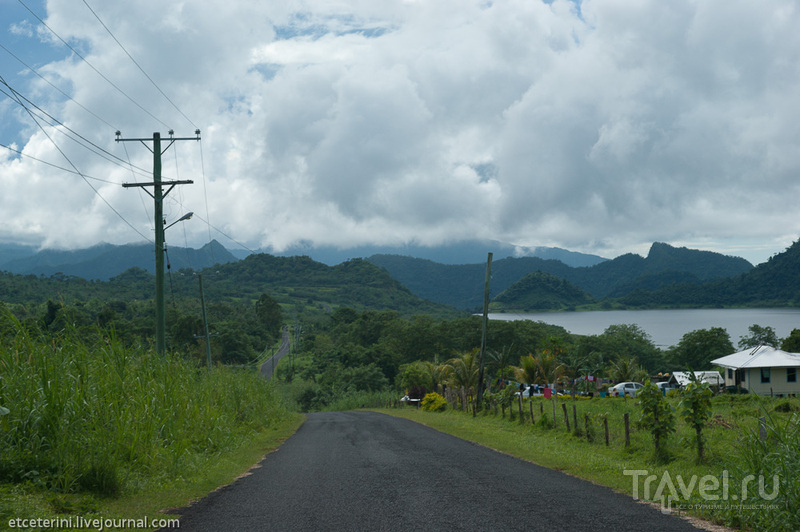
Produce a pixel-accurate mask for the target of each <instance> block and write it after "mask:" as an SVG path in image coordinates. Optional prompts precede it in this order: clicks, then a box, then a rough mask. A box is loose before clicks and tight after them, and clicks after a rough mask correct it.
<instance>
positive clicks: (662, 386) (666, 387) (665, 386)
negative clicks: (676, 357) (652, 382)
mask: <svg viewBox="0 0 800 532" xmlns="http://www.w3.org/2000/svg"><path fill="white" fill-rule="evenodd" d="M656 387H657V388H658V389H659V390H661V391H662V392H664V393H669V391H670V390H680V389H681V387H680V386H679V385H677V384H672V383H669V382H657V383H656Z"/></svg>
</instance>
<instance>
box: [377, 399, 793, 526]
mask: <svg viewBox="0 0 800 532" xmlns="http://www.w3.org/2000/svg"><path fill="white" fill-rule="evenodd" d="M669 401H670V403H671V404H673V406H677V398H673V399H670V400H669ZM554 405H555V409H556V416H555V424H554V425H553V423H552V421H553V406H554ZM562 405H564V406H566V410H567V414H568V418H569V423H570V429H571V430H570V431H567V428H566V424H565V421H564V414H563V407H562ZM573 405H574V406H575V409H576V412H577V419H578V430H577V431H576V430H575V423H574V417H573V410H572V409H573ZM531 406H533V417H534V421H535V423H533V424H532V423H531V417H530V412H531ZM514 410H515V415H514V418H513V419H512V418H511V417H510V416H509V413H508V412H506V415H505V416H503V415H502V414H501V413H497V414H495V413H494V410H493V409H489V410H488V411H486V410H484V412H483V413H481V414H478V415H477V416H473V414H471V413H467V412H462V411H459V410H453V409H448V410H447V411H446V412H443V413H433V412H424V411H422V410H417V409H415V408H408V407H407V408H402V409H394V408H393V409H382V410H381V411H382V412H385V413H387V414H390V415H395V416H402V417H406V418H408V419H411V420H414V421H417V422H419V423H423V424H425V425H428V426H430V427H432V428H435V429H437V430H440V431H442V432H446V433H449V434H452V435H454V436H457V437H460V438H463V439H467V440H470V441H474V442H476V443H479V444H482V445H485V446H487V447H490V448H492V449H495V450H497V451H500V452H503V453H507V454H510V455H513V456H516V457H519V458H521V459H523V460H528V461H531V462H534V463H536V464H539V465H542V466H545V467H548V468H552V469H556V470H559V471H563V472H565V473H568V474H571V475H575V476H578V477H580V478H584V479H586V480H589V481H592V482H595V483H597V484H602V485H605V486H608V487H610V488H613V489H615V490H617V491H620V492H623V493H628V494H631V495H632V494H633V493H634V479H635V480H636V484H637V485H636V491H637V493H638V496H639V498H642V499H645V498H647V499H649V500H654V501H659V497H658V495H659V494H658V487H659V485H661V484H663V488H662V493H664V494H670V493H672V492H670V487H673V488H674V490H673V491H674V492H675V494H677V495H678V497H677V499H676V500H673V501H672V508H673V511H675V512H681V513H688V514H690V515H694V516H697V517H701V518H703V519H706V520H710V521H713V522H716V523H719V524H726V525H729V526H733V527H740V528H752V529H757V530H798V529H800V515H799V514H798V502H800V501H798V492H800V490H798V485H797V484H798V482H797V478H798V475H797V469H793V468H794V467H796V465H797V462H798V454H800V453H798V447H800V442H798V438H797V436H798V433H797V430H796V427H797V424H798V421H797V417H796V412H797V411H798V410H800V405H798V401H797V399H769V398H759V397H755V396H735V395H723V396H718V397H716V398H715V399H714V401H713V417H712V419H711V420H710V421H709V423H708V424H707V426H706V428H705V429H704V435H705V436H706V438H707V454H706V459H705V461H704V462H703V463H700V464H698V463H697V458H696V453H695V451H694V449H693V448H692V446H691V442H692V436H693V434H694V431H691V430H690V429H689V427H687V426H685V424H684V423H683V422H682V421H678V423H677V431H676V433H675V434H673V435H672V436H671V437H670V438H669V439H668V441H667V454H666V458H663V457H662V458H656V456H655V453H654V446H653V439H652V437H651V435H650V433H649V432H647V431H646V430H644V429H643V428H641V427H639V426H638V423H637V420H638V418H639V408H638V405H637V402H636V400H634V399H627V400H625V399H621V398H604V399H600V398H595V399H579V400H577V401H573V400H572V399H565V400H562V399H558V400H556V401H555V403H554V402H553V401H551V400H543V399H538V398H536V399H533V402H532V403H528V402H526V403H525V405H524V407H523V412H524V416H523V417H522V418H521V417H520V416H519V412H518V407H517V406H515V408H514ZM626 412H627V413H628V415H629V419H630V445H629V446H626V445H625V429H624V422H623V419H624V414H625V413H626ZM587 415H588V417H589V434H590V438H589V437H587V430H586V416H587ZM543 417H546V418H547V423H545V422H543V421H542V418H543ZM760 417H765V418H766V420H767V439H766V440H765V441H764V442H761V440H760V438H759V418H760ZM604 419H607V420H608V427H609V445H608V446H606V443H605V429H604V421H603V420H604ZM590 439H591V441H590ZM776 455H777V456H776ZM625 471H628V474H626V473H625ZM633 471H638V472H639V473H633ZM644 471H646V473H643V472H644ZM749 474H753V475H755V480H753V481H750V482H748V483H747V484H746V485H745V489H744V491H743V485H742V481H743V479H744V478H745V477H747V475H749ZM759 474H763V476H764V478H765V481H764V483H763V488H764V489H763V490H762V491H763V493H764V496H763V497H762V495H761V493H760V492H759V485H758V480H757V479H758V476H759ZM665 475H666V476H665ZM679 475H680V477H681V478H680V479H678V478H677V477H678V476H679ZM775 475H777V476H778V478H779V481H780V486H779V489H778V493H776V490H774V489H773V488H774V486H773V477H774V476H775ZM647 477H652V479H651V480H650V481H649V486H645V484H646V481H647ZM703 477H707V478H706V479H705V480H703ZM692 478H695V479H696V480H695V482H694V484H692V481H691V479H692ZM715 479H716V480H715ZM715 482H719V485H718V486H717V488H716V489H711V488H713V487H714V483H715ZM701 486H702V487H705V490H703V491H701V489H700V488H701ZM725 486H727V487H725ZM646 488H649V489H646ZM645 492H647V493H645ZM743 494H746V495H747V497H748V498H747V499H746V500H744V501H742V500H741V498H742V495H743ZM774 494H775V495H777V496H776V497H774V498H770V497H772V495H774ZM645 495H647V497H645ZM713 497H716V498H713ZM762 504H763V505H766V506H768V508H764V507H755V508H751V506H758V505H762Z"/></svg>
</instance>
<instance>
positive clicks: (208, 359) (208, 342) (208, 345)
mask: <svg viewBox="0 0 800 532" xmlns="http://www.w3.org/2000/svg"><path fill="white" fill-rule="evenodd" d="M197 279H198V281H200V305H201V306H202V307H203V327H204V328H205V331H206V362H207V363H208V370H209V371H211V337H210V335H209V334H208V318H207V317H206V298H205V297H204V296H203V275H202V274H200V273H198V274H197Z"/></svg>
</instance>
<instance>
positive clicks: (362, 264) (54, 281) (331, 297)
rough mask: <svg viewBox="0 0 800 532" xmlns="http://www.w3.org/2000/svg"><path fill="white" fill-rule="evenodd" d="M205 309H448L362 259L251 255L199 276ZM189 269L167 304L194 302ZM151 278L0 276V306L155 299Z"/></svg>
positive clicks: (132, 272) (173, 282) (177, 274)
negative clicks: (265, 301) (271, 304)
mask: <svg viewBox="0 0 800 532" xmlns="http://www.w3.org/2000/svg"><path fill="white" fill-rule="evenodd" d="M200 273H202V275H203V282H204V288H205V294H206V299H207V301H209V302H211V303H213V302H248V303H251V302H252V301H255V300H257V299H258V298H259V296H260V295H261V294H262V293H268V294H270V296H272V297H273V298H275V299H276V300H277V301H279V302H280V303H281V304H283V305H286V306H292V307H293V308H297V309H306V308H315V309H318V310H322V311H330V310H331V309H332V308H335V307H339V306H347V307H352V308H354V309H357V310H395V311H397V312H400V313H401V314H406V315H410V314H432V315H438V316H453V315H457V314H459V312H458V311H456V310H455V309H453V308H448V307H446V306H444V305H440V304H436V303H431V302H430V301H424V300H422V299H420V298H419V297H417V296H415V295H414V294H412V293H411V292H410V291H409V290H408V289H407V288H405V287H404V286H402V285H401V284H400V283H399V282H398V281H396V280H395V279H393V278H392V277H391V276H390V275H389V274H388V273H387V272H386V271H384V270H382V269H380V268H378V267H376V266H374V265H373V264H370V263H369V262H367V261H365V260H361V259H356V260H350V261H347V262H344V263H342V264H339V265H337V266H327V265H325V264H322V263H319V262H315V261H313V260H312V259H310V258H309V257H274V256H272V255H266V254H254V255H250V256H249V257H247V258H245V259H244V260H241V261H238V262H233V263H229V264H218V265H216V266H214V267H212V268H205V269H203V270H201V271H200ZM194 274H195V272H194V271H193V270H190V269H182V270H178V271H174V270H173V271H172V272H171V273H170V274H169V276H168V281H167V290H168V294H167V297H168V298H169V299H171V300H172V301H175V300H180V299H181V298H190V299H197V297H198V281H197V276H196V275H194ZM154 285H155V277H154V275H152V274H150V273H148V272H146V271H144V270H143V269H141V268H131V269H129V270H127V271H125V272H123V273H121V274H120V275H117V276H115V277H113V278H112V279H110V280H109V281H87V280H85V279H82V278H78V277H73V276H68V275H63V274H59V275H55V276H50V277H37V276H35V275H19V274H11V273H2V274H0V301H3V302H7V303H44V302H46V301H47V300H51V299H60V300H62V301H65V302H66V303H71V302H75V301H84V302H85V301H89V300H91V299H96V300H100V301H110V300H120V301H128V300H147V299H152V298H153V296H154Z"/></svg>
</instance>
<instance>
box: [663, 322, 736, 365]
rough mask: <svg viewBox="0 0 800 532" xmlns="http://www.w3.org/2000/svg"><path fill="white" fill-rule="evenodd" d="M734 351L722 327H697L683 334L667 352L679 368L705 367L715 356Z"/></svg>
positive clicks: (722, 355) (725, 354)
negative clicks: (676, 343)
mask: <svg viewBox="0 0 800 532" xmlns="http://www.w3.org/2000/svg"><path fill="white" fill-rule="evenodd" d="M733 352H734V348H733V344H732V343H731V340H730V336H729V335H728V331H726V330H725V329H723V328H722V327H712V328H711V329H698V330H696V331H692V332H688V333H686V334H684V335H683V337H682V338H681V341H680V342H678V345H677V346H675V347H674V348H673V349H672V350H671V351H670V353H669V357H670V360H671V361H672V363H673V364H674V365H675V366H677V367H679V368H697V369H706V368H708V367H709V366H710V364H711V361H712V360H714V359H715V358H721V357H724V356H727V355H730V354H731V353H733Z"/></svg>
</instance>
